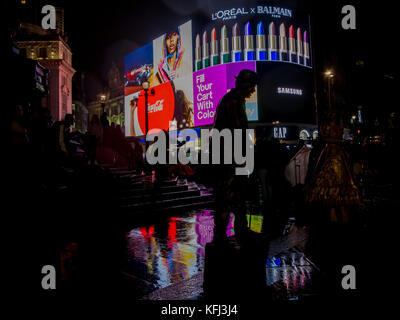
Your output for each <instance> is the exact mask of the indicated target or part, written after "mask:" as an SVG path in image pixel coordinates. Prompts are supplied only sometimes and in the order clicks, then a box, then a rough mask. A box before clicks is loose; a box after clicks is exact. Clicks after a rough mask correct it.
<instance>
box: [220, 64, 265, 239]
mask: <svg viewBox="0 0 400 320" xmlns="http://www.w3.org/2000/svg"><path fill="white" fill-rule="evenodd" d="M235 78H236V82H235V88H233V89H231V90H230V91H229V92H228V93H227V94H226V95H225V96H223V97H222V99H221V101H220V102H219V104H218V107H217V110H216V115H215V118H214V129H217V130H218V131H219V132H221V131H222V130H223V129H229V130H231V132H232V137H233V131H234V130H235V129H241V130H243V132H242V139H243V140H242V148H244V147H245V143H246V139H247V135H246V129H248V121H247V116H246V109H245V99H246V98H249V97H250V96H251V95H252V94H253V93H254V92H255V87H256V85H257V81H258V80H257V74H256V73H255V72H254V71H251V70H247V69H245V70H242V71H240V73H239V75H238V76H237V77H235ZM221 143H222V139H221ZM232 145H233V144H232ZM223 153H224V150H223V145H222V144H221V145H220V154H223ZM232 154H233V150H232ZM232 159H233V160H234V157H233V156H232ZM222 160H223V159H221V162H220V163H223V161H222ZM236 167H238V165H237V164H235V163H234V161H233V164H232V165H229V164H227V165H225V164H224V165H219V166H218V168H216V170H215V175H214V179H215V185H214V188H215V196H216V216H215V232H214V235H215V238H214V239H215V240H216V241H219V240H221V239H224V238H225V237H226V226H227V224H228V222H229V214H230V212H233V213H234V214H235V233H236V236H237V238H238V240H239V241H241V240H240V239H244V237H245V234H246V233H247V231H248V229H247V222H246V207H245V184H246V182H247V181H246V179H247V177H246V176H242V175H235V168H236Z"/></svg>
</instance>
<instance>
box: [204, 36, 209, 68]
mask: <svg viewBox="0 0 400 320" xmlns="http://www.w3.org/2000/svg"><path fill="white" fill-rule="evenodd" d="M209 66H210V45H209V44H208V42H207V31H204V33H203V68H208V67H209Z"/></svg>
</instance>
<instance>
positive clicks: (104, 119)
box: [100, 112, 110, 129]
mask: <svg viewBox="0 0 400 320" xmlns="http://www.w3.org/2000/svg"><path fill="white" fill-rule="evenodd" d="M100 123H101V125H102V127H103V129H105V128H108V127H109V126H110V123H109V122H108V119H107V112H103V113H102V115H101V116H100Z"/></svg>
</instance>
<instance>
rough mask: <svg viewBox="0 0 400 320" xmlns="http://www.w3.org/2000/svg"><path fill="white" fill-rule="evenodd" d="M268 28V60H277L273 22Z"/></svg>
mask: <svg viewBox="0 0 400 320" xmlns="http://www.w3.org/2000/svg"><path fill="white" fill-rule="evenodd" d="M268 29H269V32H268V60H271V61H276V60H278V46H277V43H276V35H275V24H274V23H273V22H271V23H270V24H269V28H268Z"/></svg>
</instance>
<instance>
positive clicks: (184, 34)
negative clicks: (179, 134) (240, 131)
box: [125, 1, 315, 136]
mask: <svg viewBox="0 0 400 320" xmlns="http://www.w3.org/2000/svg"><path fill="white" fill-rule="evenodd" d="M254 3H255V4H254V5H253V6H251V5H248V2H246V1H215V2H211V3H209V5H208V6H207V8H203V14H201V15H199V16H193V17H192V18H193V19H192V20H191V21H188V22H186V23H184V24H182V25H180V26H178V27H177V28H176V29H173V30H168V32H166V33H165V34H163V35H161V36H160V37H158V38H157V39H155V40H153V41H152V42H151V43H149V44H147V45H146V46H144V47H142V48H141V49H139V50H136V51H134V52H132V53H131V54H129V55H127V56H126V57H125V78H126V79H125V80H126V81H125V128H126V135H127V136H138V135H143V134H145V131H146V128H145V105H144V91H143V90H142V83H143V81H148V82H149V83H150V86H151V88H152V90H149V91H148V93H149V103H148V108H149V111H148V113H149V116H148V118H149V122H148V125H149V127H148V129H149V130H150V129H154V128H159V129H163V130H169V131H174V130H180V129H184V128H188V127H201V126H208V125H212V124H213V122H214V115H215V111H216V108H217V106H218V102H219V101H220V99H221V98H222V97H223V95H224V94H226V93H227V92H228V91H229V90H231V89H232V88H233V87H234V86H235V76H237V75H238V74H239V72H240V70H242V69H250V70H254V71H256V72H257V73H258V75H259V79H260V83H259V85H258V86H257V88H256V91H255V93H254V94H253V95H252V96H251V97H250V98H248V99H247V100H246V114H247V118H248V120H249V121H258V122H273V121H277V120H279V121H280V122H294V123H315V107H314V103H313V98H312V97H313V90H314V89H313V80H312V57H311V49H310V48H311V43H310V36H311V35H310V24H309V15H308V13H307V11H308V10H307V9H306V8H304V7H302V6H301V1H300V2H299V1H279V2H278V1H272V2H268V3H266V2H265V1H254ZM204 13H206V14H207V16H208V17H205V15H204Z"/></svg>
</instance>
